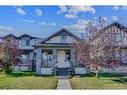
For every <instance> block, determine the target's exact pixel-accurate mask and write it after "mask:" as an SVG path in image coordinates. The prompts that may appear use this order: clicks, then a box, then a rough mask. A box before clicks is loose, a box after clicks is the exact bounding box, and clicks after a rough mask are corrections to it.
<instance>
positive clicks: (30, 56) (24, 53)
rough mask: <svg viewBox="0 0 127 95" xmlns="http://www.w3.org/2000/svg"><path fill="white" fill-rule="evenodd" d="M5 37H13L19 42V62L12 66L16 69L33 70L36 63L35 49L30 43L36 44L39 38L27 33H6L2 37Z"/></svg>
mask: <svg viewBox="0 0 127 95" xmlns="http://www.w3.org/2000/svg"><path fill="white" fill-rule="evenodd" d="M6 37H14V38H15V39H16V40H17V41H18V43H19V49H20V50H21V56H20V59H21V64H18V65H15V66H13V68H14V70H16V71H35V68H36V64H35V60H36V51H35V48H34V47H32V45H36V44H37V43H38V42H39V41H40V40H42V39H41V38H38V37H32V36H30V35H28V34H23V35H21V36H19V37H17V36H15V35H12V34H8V35H6V36H4V37H3V38H2V39H3V40H4V39H5V38H6Z"/></svg>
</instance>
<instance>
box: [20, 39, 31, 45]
mask: <svg viewBox="0 0 127 95" xmlns="http://www.w3.org/2000/svg"><path fill="white" fill-rule="evenodd" d="M21 45H22V46H30V39H22V40H21Z"/></svg>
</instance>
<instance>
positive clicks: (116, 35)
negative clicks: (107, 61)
mask: <svg viewBox="0 0 127 95" xmlns="http://www.w3.org/2000/svg"><path fill="white" fill-rule="evenodd" d="M115 38H116V42H121V41H122V36H121V34H120V33H117V34H115Z"/></svg>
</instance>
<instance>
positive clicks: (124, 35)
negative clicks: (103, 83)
mask: <svg viewBox="0 0 127 95" xmlns="http://www.w3.org/2000/svg"><path fill="white" fill-rule="evenodd" d="M106 40H107V42H108V41H111V42H110V43H106ZM98 42H100V43H102V44H103V45H106V46H107V47H108V49H111V48H112V47H113V50H109V51H110V52H108V51H107V50H108V49H107V50H106V49H104V48H103V47H102V45H100V46H98V44H100V43H98ZM105 43H106V44H105ZM90 44H91V46H92V48H94V49H95V50H94V51H93V52H90V57H91V59H94V57H99V56H107V54H106V53H110V54H112V57H113V58H115V59H118V60H119V63H120V64H119V67H118V68H114V69H115V70H111V69H110V70H109V69H105V70H104V71H106V72H116V73H119V72H124V73H126V72H127V67H126V66H127V28H126V27H125V26H123V25H121V24H119V23H117V22H114V23H112V24H110V25H108V26H107V27H105V28H103V29H101V30H100V31H99V32H98V34H97V35H96V36H95V38H94V39H93V40H92V41H91V43H90ZM107 61H109V60H107ZM116 64H117V63H116Z"/></svg>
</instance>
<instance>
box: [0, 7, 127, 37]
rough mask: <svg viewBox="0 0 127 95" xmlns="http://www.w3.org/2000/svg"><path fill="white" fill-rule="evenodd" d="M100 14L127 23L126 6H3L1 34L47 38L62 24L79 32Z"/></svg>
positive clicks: (0, 14)
mask: <svg viewBox="0 0 127 95" xmlns="http://www.w3.org/2000/svg"><path fill="white" fill-rule="evenodd" d="M100 16H101V17H103V18H104V19H105V20H106V21H107V22H109V23H111V22H114V21H119V22H121V23H122V24H124V25H125V26H126V25H127V6H0V35H1V36H3V35H7V34H10V33H11V34H14V35H16V36H19V35H22V34H24V33H27V34H29V35H32V36H36V37H41V38H46V37H48V36H49V35H51V34H53V33H55V32H57V31H58V30H60V29H61V28H63V27H64V28H67V29H68V30H70V31H71V32H74V33H76V34H80V33H81V31H80V30H81V28H82V25H83V24H86V23H87V22H88V21H89V20H96V19H97V18H98V17H100Z"/></svg>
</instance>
